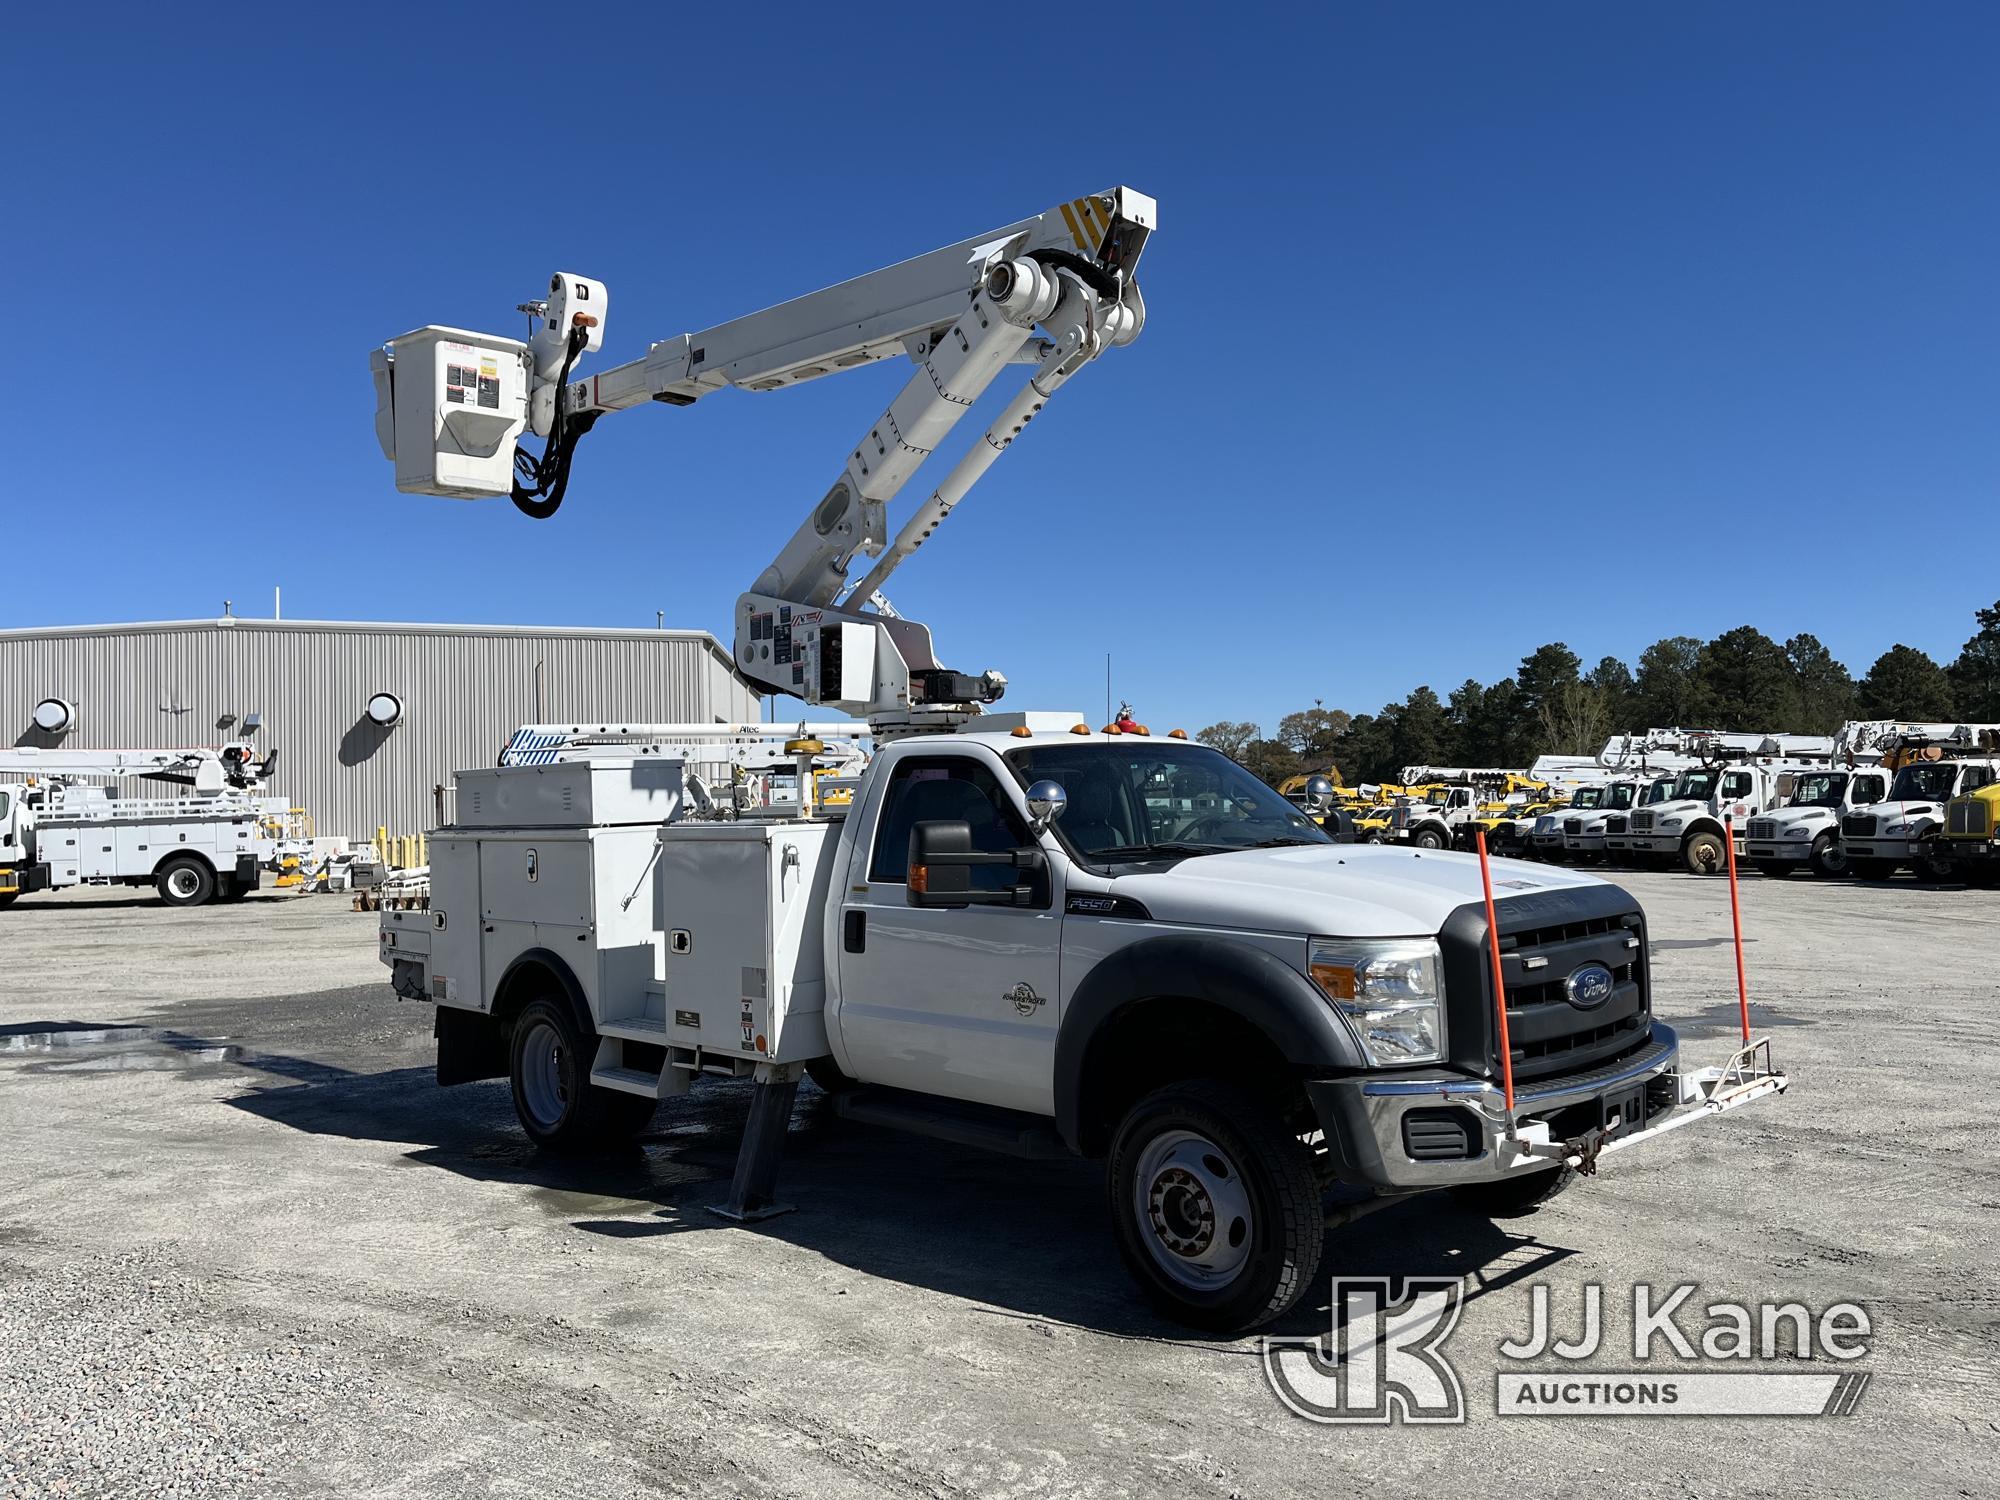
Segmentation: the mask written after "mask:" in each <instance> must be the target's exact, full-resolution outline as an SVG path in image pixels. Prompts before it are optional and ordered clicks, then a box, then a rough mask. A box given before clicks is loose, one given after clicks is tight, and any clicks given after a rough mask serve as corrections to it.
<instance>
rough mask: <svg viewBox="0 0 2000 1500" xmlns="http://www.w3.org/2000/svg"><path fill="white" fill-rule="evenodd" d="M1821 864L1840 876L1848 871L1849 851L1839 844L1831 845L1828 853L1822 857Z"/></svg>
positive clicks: (1827, 849) (1828, 847)
mask: <svg viewBox="0 0 2000 1500" xmlns="http://www.w3.org/2000/svg"><path fill="white" fill-rule="evenodd" d="M1820 863H1821V864H1822V865H1824V866H1825V867H1826V868H1827V869H1828V870H1831V871H1832V872H1833V873H1834V874H1836V875H1839V874H1841V873H1842V872H1843V871H1845V870H1846V869H1847V851H1846V850H1845V849H1843V848H1841V847H1840V845H1838V844H1829V845H1827V848H1826V852H1825V853H1823V854H1822V855H1820Z"/></svg>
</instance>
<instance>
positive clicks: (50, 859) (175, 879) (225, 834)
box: [0, 740, 278, 906]
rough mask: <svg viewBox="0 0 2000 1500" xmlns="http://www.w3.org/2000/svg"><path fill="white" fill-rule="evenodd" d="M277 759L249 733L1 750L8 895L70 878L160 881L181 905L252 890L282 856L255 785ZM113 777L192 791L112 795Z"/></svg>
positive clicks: (0, 831) (0, 843)
mask: <svg viewBox="0 0 2000 1500" xmlns="http://www.w3.org/2000/svg"><path fill="white" fill-rule="evenodd" d="M276 763H277V752H275V751H266V752H263V753H259V751H258V750H257V748H256V747H255V746H254V745H251V744H249V743H248V742H247V741H241V740H238V741H232V742H230V743H228V744H225V745H194V746H178V747H172V748H164V749H153V748H146V749H101V750H91V749H81V748H78V749H72V748H69V747H67V746H57V747H41V746H35V745H12V746H8V747H6V748H4V749H0V906H4V905H8V904H11V903H12V902H13V901H14V899H15V898H16V897H19V896H23V895H26V894H28V893H29V892H32V891H38V890H61V889H64V888H66V887H68V886H72V885H132V886H138V885H152V886H154V887H155V888H156V889H158V891H159V893H160V897H161V899H162V900H164V901H166V902H167V903H168V904H169V905H172V906H199V905H202V904H204V903H205V902H207V901H209V900H211V899H214V898H216V897H221V898H223V899H225V900H228V899H232V898H235V897H238V896H241V895H244V894H247V893H248V892H249V891H251V890H254V889H255V888H256V887H257V885H258V883H259V878H260V871H262V870H263V869H265V868H268V867H271V866H272V865H273V862H274V861H275V860H276V858H277V855H278V849H277V833H276V829H275V827H274V824H273V822H272V814H273V809H272V807H271V806H270V805H269V804H270V802H271V800H272V799H268V798H262V797H258V796H257V795H255V794H256V793H257V792H258V791H259V790H260V789H261V788H262V787H263V786H264V785H265V783H266V782H267V781H268V779H269V777H270V775H271V772H272V769H273V767H274V766H275V765H276ZM107 780H109V781H126V780H136V781H155V782H162V783H165V784H167V785H170V786H174V787H179V788H183V789H184V791H183V792H182V793H181V794H179V795H175V796H171V797H160V798H146V797H130V796H116V797H114V796H112V795H111V794H110V792H109V791H108V790H107V789H106V788H105V787H103V786H101V785H97V784H94V783H97V782H102V781H107Z"/></svg>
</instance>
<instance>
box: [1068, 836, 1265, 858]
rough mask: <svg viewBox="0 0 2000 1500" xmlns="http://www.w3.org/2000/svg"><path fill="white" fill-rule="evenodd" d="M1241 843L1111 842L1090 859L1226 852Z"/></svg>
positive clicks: (1166, 840) (1238, 847)
mask: <svg viewBox="0 0 2000 1500" xmlns="http://www.w3.org/2000/svg"><path fill="white" fill-rule="evenodd" d="M1242 847H1243V845H1241V844H1192V843H1187V842H1185V841H1181V840H1176V839H1162V840H1161V841H1160V842H1159V843H1157V844H1113V845H1112V846H1111V847H1110V848H1109V849H1098V850H1094V851H1093V852H1092V853H1091V856H1090V857H1091V858H1092V859H1143V858H1145V857H1146V856H1147V855H1149V854H1184V855H1196V854H1226V853H1228V852H1229V851H1230V850H1231V849H1240V848H1242Z"/></svg>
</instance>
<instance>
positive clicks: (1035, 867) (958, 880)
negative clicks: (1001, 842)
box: [904, 819, 1048, 907]
mask: <svg viewBox="0 0 2000 1500" xmlns="http://www.w3.org/2000/svg"><path fill="white" fill-rule="evenodd" d="M979 866H999V867H1001V868H1005V869H1011V870H1020V871H1023V872H1024V874H1025V878H1017V879H1016V880H1015V881H1014V883H1013V884H1012V885H1011V886H1010V887H1008V888H1007V889H1005V890H997V891H995V890H974V889H973V887H972V871H973V869H974V868H976V867H979ZM1047 869H1048V860H1047V859H1046V858H1045V857H1044V856H1043V854H1042V851H1041V850H1039V849H1008V850H1005V851H1002V852H999V853H991V854H989V853H986V852H985V851H983V850H976V849H974V848H973V847H972V825H971V824H969V823H964V822H958V821H954V820H950V819H939V820H937V821H935V822H929V823H919V824H917V825H916V826H915V827H914V828H912V829H911V830H910V871H909V875H908V877H907V878H906V880H905V882H904V894H905V899H906V900H907V901H908V902H909V904H910V905H911V906H928V907H953V906H1034V905H1036V904H1038V900H1037V898H1038V897H1039V896H1040V894H1041V886H1042V879H1041V877H1042V875H1043V873H1044V872H1045V871H1046V870H1047Z"/></svg>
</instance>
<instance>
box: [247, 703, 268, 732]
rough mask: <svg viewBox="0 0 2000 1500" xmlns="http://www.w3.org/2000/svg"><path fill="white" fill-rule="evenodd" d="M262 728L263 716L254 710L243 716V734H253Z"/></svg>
mask: <svg viewBox="0 0 2000 1500" xmlns="http://www.w3.org/2000/svg"><path fill="white" fill-rule="evenodd" d="M263 727H264V716H263V715H262V714H260V713H258V712H257V711H256V710H255V709H252V710H251V711H250V712H249V713H247V714H245V715H244V716H243V732H244V733H245V734H255V733H256V732H257V731H258V730H260V729H262V728H263Z"/></svg>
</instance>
